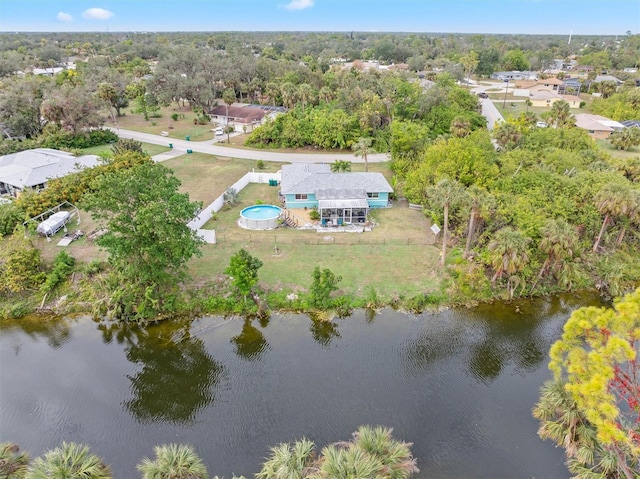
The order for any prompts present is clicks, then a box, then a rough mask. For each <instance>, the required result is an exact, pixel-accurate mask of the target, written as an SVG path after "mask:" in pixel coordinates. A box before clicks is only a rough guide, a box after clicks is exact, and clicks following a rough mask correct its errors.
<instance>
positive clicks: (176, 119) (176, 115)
mask: <svg viewBox="0 0 640 479" xmlns="http://www.w3.org/2000/svg"><path fill="white" fill-rule="evenodd" d="M179 118H180V115H178V114H177V113H173V114H172V115H171V119H172V120H173V121H178V119H179Z"/></svg>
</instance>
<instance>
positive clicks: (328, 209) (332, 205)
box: [280, 163, 393, 225]
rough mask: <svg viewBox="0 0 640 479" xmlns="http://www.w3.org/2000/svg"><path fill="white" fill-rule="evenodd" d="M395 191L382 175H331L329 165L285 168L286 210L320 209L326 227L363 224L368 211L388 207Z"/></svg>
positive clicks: (301, 164) (283, 180) (296, 164)
mask: <svg viewBox="0 0 640 479" xmlns="http://www.w3.org/2000/svg"><path fill="white" fill-rule="evenodd" d="M392 192H393V189H392V188H391V186H390V185H389V183H388V182H387V180H386V179H385V177H384V176H383V175H382V173H332V172H331V166H330V165H328V164H316V163H294V164H292V165H284V166H283V167H282V179H281V182H280V195H281V196H283V197H284V204H285V207H286V208H290V209H294V208H317V209H318V212H319V213H320V219H321V223H322V224H323V225H341V224H348V223H364V222H366V220H367V215H368V213H369V209H371V208H384V207H386V206H388V205H389V195H390V194H391V193H392Z"/></svg>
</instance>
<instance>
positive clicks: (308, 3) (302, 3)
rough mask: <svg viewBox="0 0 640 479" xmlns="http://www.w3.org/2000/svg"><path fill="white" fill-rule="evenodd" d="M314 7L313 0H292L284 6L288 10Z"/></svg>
mask: <svg viewBox="0 0 640 479" xmlns="http://www.w3.org/2000/svg"><path fill="white" fill-rule="evenodd" d="M311 7H313V0H291V1H290V2H289V3H287V4H286V5H285V6H284V8H286V9H287V10H304V9H305V8H311Z"/></svg>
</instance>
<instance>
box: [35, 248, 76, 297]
mask: <svg viewBox="0 0 640 479" xmlns="http://www.w3.org/2000/svg"><path fill="white" fill-rule="evenodd" d="M75 263H76V260H75V259H74V258H73V257H72V256H69V254H67V252H66V251H61V252H60V253H58V255H57V256H56V259H55V260H54V262H53V268H52V269H51V272H50V273H49V274H48V275H47V279H46V280H45V282H44V284H43V285H42V292H44V293H48V292H49V291H52V290H53V289H54V288H55V287H56V286H58V285H59V284H60V283H62V282H63V281H64V280H65V279H67V277H68V276H69V275H70V274H71V272H72V271H73V266H74V265H75Z"/></svg>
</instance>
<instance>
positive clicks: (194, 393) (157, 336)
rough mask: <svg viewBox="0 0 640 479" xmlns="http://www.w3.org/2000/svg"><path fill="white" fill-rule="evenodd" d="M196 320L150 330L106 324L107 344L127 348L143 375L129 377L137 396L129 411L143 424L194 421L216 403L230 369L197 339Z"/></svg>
mask: <svg viewBox="0 0 640 479" xmlns="http://www.w3.org/2000/svg"><path fill="white" fill-rule="evenodd" d="M191 323H192V320H176V321H169V322H167V323H165V324H161V325H156V326H147V327H144V328H142V327H138V326H136V325H126V324H113V323H112V324H100V325H99V329H100V330H101V332H102V335H103V340H104V341H105V342H111V341H112V340H113V339H114V338H115V339H116V340H117V341H118V343H121V344H124V345H125V355H126V358H127V360H129V361H131V362H132V363H135V364H137V365H139V366H140V368H141V369H140V371H138V372H137V373H136V374H134V375H127V378H128V379H129V380H130V381H131V386H130V391H131V395H132V398H131V399H129V400H128V401H125V402H123V405H124V406H125V408H126V409H127V410H128V411H129V412H130V413H131V414H132V415H133V416H134V417H135V418H136V419H137V420H138V421H141V422H162V421H166V422H172V423H187V424H188V423H192V422H193V420H194V419H195V417H196V415H197V414H198V412H199V411H201V410H202V409H203V408H204V407H205V406H207V405H208V404H209V403H211V402H213V401H214V399H215V395H216V390H217V387H218V385H219V383H220V381H221V379H222V378H223V377H224V375H225V374H226V373H225V369H224V367H223V366H222V364H220V363H219V362H218V361H216V360H215V359H214V358H213V357H212V356H211V355H210V354H209V353H208V352H207V350H206V347H205V344H204V342H203V341H202V339H200V338H198V337H195V336H191V333H190V327H191Z"/></svg>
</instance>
